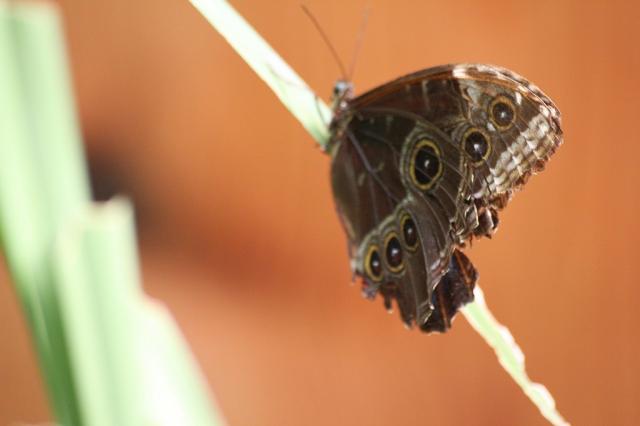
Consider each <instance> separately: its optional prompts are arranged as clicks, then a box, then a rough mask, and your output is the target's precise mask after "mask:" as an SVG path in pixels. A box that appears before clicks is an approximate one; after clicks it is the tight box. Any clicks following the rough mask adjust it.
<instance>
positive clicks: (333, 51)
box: [300, 4, 347, 79]
mask: <svg viewBox="0 0 640 426" xmlns="http://www.w3.org/2000/svg"><path fill="white" fill-rule="evenodd" d="M300 6H301V7H302V11H303V12H304V13H305V15H307V17H308V18H309V19H310V20H311V22H312V23H313V25H314V26H315V27H316V29H317V30H318V32H319V33H320V37H322V39H323V40H324V42H325V44H326V45H327V47H328V48H329V51H330V52H331V55H333V58H334V59H335V60H336V63H337V64H338V67H340V72H341V73H342V78H343V79H346V78H347V70H346V68H345V67H344V64H343V63H342V61H341V60H340V56H338V52H336V49H334V47H333V45H332V44H331V42H330V41H329V37H327V35H326V34H325V32H324V31H323V30H322V27H321V26H320V24H319V23H318V20H317V19H316V18H315V16H313V14H312V13H311V11H310V10H309V9H308V8H307V6H305V5H304V4H303V5H300Z"/></svg>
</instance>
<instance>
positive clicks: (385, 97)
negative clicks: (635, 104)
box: [328, 64, 562, 332]
mask: <svg viewBox="0 0 640 426" xmlns="http://www.w3.org/2000/svg"><path fill="white" fill-rule="evenodd" d="M337 89H338V90H337V91H336V92H335V93H334V113H335V115H334V120H333V122H332V124H331V133H332V138H331V141H330V143H329V146H328V151H329V153H330V155H331V157H332V164H331V180H332V187H333V193H334V198H335V201H336V207H337V210H338V213H339V216H340V218H341V221H342V224H343V226H344V228H345V231H346V233H347V238H348V241H349V251H350V256H351V261H352V267H353V270H354V273H355V274H356V275H357V276H359V277H362V279H363V283H364V293H365V295H366V296H368V297H374V296H375V295H376V294H378V293H381V294H382V296H383V298H384V301H385V306H387V308H390V306H391V301H392V299H395V300H396V302H397V304H398V307H399V311H400V314H401V317H402V319H403V321H404V322H405V323H406V324H407V325H409V326H410V325H412V324H417V325H418V326H419V327H420V328H421V329H422V330H423V331H427V332H430V331H446V329H447V328H449V327H450V323H451V320H452V318H453V316H454V315H455V313H456V311H457V310H458V309H459V308H460V307H461V306H462V305H464V304H465V303H468V302H469V301H471V300H473V288H474V285H475V282H476V280H477V272H476V271H475V268H474V267H473V265H472V264H471V262H470V261H469V259H468V258H467V257H466V256H465V255H464V254H463V253H462V252H461V251H460V249H461V248H462V247H464V246H465V244H466V243H467V242H468V241H470V240H471V239H472V238H474V237H482V236H491V235H492V234H493V232H494V231H495V228H496V227H497V224H498V211H499V210H500V209H502V208H504V206H505V205H506V204H507V202H508V200H509V199H510V197H511V194H512V193H513V192H514V191H515V190H517V189H518V188H520V187H521V186H522V185H523V184H524V183H525V182H526V180H527V179H528V177H529V176H530V175H531V174H533V173H535V172H537V171H540V170H541V169H542V167H543V166H544V164H545V162H546V161H547V160H548V158H549V156H550V155H551V154H553V152H554V151H555V149H556V148H557V147H558V146H559V145H560V143H561V141H562V132H561V129H560V115H559V112H558V110H557V108H556V107H555V106H554V104H553V103H552V102H551V100H549V98H547V97H546V96H545V95H544V94H543V93H542V92H541V91H540V90H539V89H538V88H537V87H535V86H533V85H532V84H531V83H529V82H527V81H526V80H525V79H523V78H522V77H520V76H518V75H516V74H514V73H512V72H510V71H507V70H505V69H502V68H498V67H492V66H488V65H474V64H461V65H445V66H440V67H435V68H430V69H426V70H423V71H419V72H417V73H414V74H409V75H407V76H405V77H401V78H399V79H397V80H394V81H392V82H390V83H387V84H385V85H382V86H380V87H378V88H375V89H373V90H371V91H369V92H366V93H365V94H363V95H360V96H358V97H355V98H353V97H351V91H352V88H351V86H350V84H346V83H345V82H341V83H340V85H339V86H337Z"/></svg>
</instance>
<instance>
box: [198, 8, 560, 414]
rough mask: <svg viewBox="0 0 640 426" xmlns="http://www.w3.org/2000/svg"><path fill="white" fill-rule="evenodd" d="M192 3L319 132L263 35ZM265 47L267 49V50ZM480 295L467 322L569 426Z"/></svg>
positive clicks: (225, 13)
mask: <svg viewBox="0 0 640 426" xmlns="http://www.w3.org/2000/svg"><path fill="white" fill-rule="evenodd" d="M191 3H193V4H194V6H196V8H198V10H200V12H201V13H202V14H203V15H204V16H205V18H207V20H208V21H209V22H210V23H211V25H212V26H213V27H214V28H215V29H216V30H217V31H219V32H220V33H221V34H222V36H223V37H224V38H225V39H226V40H227V41H228V42H229V44H231V46H232V47H233V48H234V49H236V51H237V52H238V53H239V54H240V56H242V58H243V59H244V60H245V61H246V62H247V64H248V65H249V66H250V67H251V68H252V69H253V70H254V71H255V72H256V73H257V74H258V75H260V76H261V77H262V78H263V79H265V80H266V81H267V84H269V87H271V88H272V89H273V90H274V92H276V94H277V95H278V97H279V98H280V100H281V101H282V102H283V103H284V104H285V106H286V107H287V108H288V109H289V111H291V112H292V113H293V115H294V116H295V117H296V118H297V119H298V120H299V121H300V122H301V123H302V125H303V126H304V127H305V128H306V129H315V126H317V125H318V124H317V115H318V114H317V113H314V110H316V109H317V106H316V105H317V104H318V103H320V101H319V100H318V97H317V96H316V95H315V94H313V92H312V91H311V89H309V88H308V86H307V85H306V84H305V83H304V82H302V80H301V79H300V77H298V76H297V75H296V79H299V80H300V81H299V82H298V80H296V82H297V83H296V86H297V87H299V88H300V90H303V89H304V90H308V91H309V94H307V95H306V96H302V95H301V96H298V97H297V98H296V99H295V101H296V102H292V103H289V99H288V98H287V97H286V96H282V95H281V94H280V93H279V91H278V89H279V84H280V85H282V84H283V83H282V82H283V81H291V77H290V75H291V73H293V71H291V68H290V67H289V66H288V65H287V66H283V67H266V65H265V64H278V63H283V64H284V60H283V59H281V58H280V57H279V56H278V54H277V53H276V52H275V51H274V50H273V49H272V48H271V47H269V46H268V45H267V44H266V42H264V41H262V40H260V36H259V34H258V33H257V32H256V31H255V30H254V29H253V28H251V26H250V25H249V24H248V23H247V22H246V21H245V20H244V19H243V18H242V17H241V16H240V15H239V14H238V13H237V12H236V11H235V10H234V9H233V8H232V7H231V5H229V3H228V2H226V1H224V0H191ZM264 46H267V48H265V47H264ZM285 65H286V64H285ZM265 68H267V69H269V71H270V73H271V74H273V72H279V71H280V70H281V69H282V70H284V71H283V72H282V73H281V74H280V75H272V76H270V77H269V78H270V79H271V80H268V79H266V78H265V77H264V75H263V74H265ZM274 82H275V83H274ZM278 82H279V83H278ZM300 102H306V103H307V105H300ZM322 109H323V110H325V109H327V110H328V107H326V105H323V107H322ZM325 132H326V131H325ZM309 133H311V136H313V137H314V138H315V139H316V141H317V142H318V143H319V144H320V146H321V147H322V148H324V147H325V146H326V141H327V136H326V133H324V132H323V133H322V136H321V137H320V138H319V137H318V133H317V131H316V132H312V131H309ZM477 294H478V300H477V301H476V302H474V303H471V304H469V305H468V306H467V307H466V308H465V309H464V310H463V313H464V315H465V317H466V318H467V320H468V321H469V322H470V323H471V325H472V326H473V327H474V328H475V330H476V331H477V332H478V333H479V334H480V335H481V336H482V337H483V338H484V339H485V341H486V342H487V344H489V345H490V346H491V347H493V348H494V349H495V350H496V354H497V355H498V360H499V361H500V363H501V365H502V366H503V368H504V369H505V370H506V371H507V372H508V373H509V374H510V375H511V377H512V378H513V379H514V380H515V381H516V383H517V384H518V385H519V386H520V387H521V389H522V390H523V391H524V393H525V394H526V395H527V396H528V397H529V398H530V399H531V401H532V402H533V403H534V404H535V405H536V406H537V407H538V408H539V409H540V411H541V413H542V414H543V415H544V416H545V418H547V420H549V421H550V422H551V423H553V424H556V425H563V424H566V422H565V421H564V419H563V418H562V416H560V414H559V413H558V412H557V410H556V409H555V403H554V401H553V398H552V397H551V394H550V393H549V392H548V391H547V390H546V388H544V386H542V385H540V384H536V383H531V382H530V381H529V379H528V377H527V375H526V373H525V370H524V356H523V355H522V352H521V351H520V348H518V346H517V345H516V344H515V342H514V340H513V337H511V334H510V333H509V332H508V330H507V328H506V327H504V326H502V325H500V324H499V323H498V322H497V321H496V320H495V318H494V317H493V315H491V313H490V311H489V309H488V308H487V306H486V304H485V303H484V298H483V297H482V291H481V290H480V288H479V287H477ZM507 336H509V337H507Z"/></svg>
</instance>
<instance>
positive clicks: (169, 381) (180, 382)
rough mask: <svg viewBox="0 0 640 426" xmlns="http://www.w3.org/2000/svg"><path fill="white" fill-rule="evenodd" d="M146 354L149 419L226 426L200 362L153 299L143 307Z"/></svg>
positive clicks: (164, 311)
mask: <svg viewBox="0 0 640 426" xmlns="http://www.w3.org/2000/svg"><path fill="white" fill-rule="evenodd" d="M140 308H141V312H142V313H143V314H144V315H143V325H144V330H145V334H144V336H143V338H142V340H141V342H142V343H143V345H142V349H143V351H142V353H141V355H142V357H143V359H144V360H145V363H144V364H143V366H142V367H143V369H144V374H145V377H146V381H145V383H146V389H149V390H150V392H149V394H148V397H147V400H146V404H145V410H146V415H145V419H146V420H147V421H148V422H150V423H149V424H154V425H166V426H172V425H193V426H199V425H211V426H217V425H220V426H222V425H224V424H225V422H224V420H223V419H222V418H221V417H220V415H219V414H217V412H218V410H217V409H216V407H215V404H212V403H211V397H210V395H209V393H208V392H207V386H206V383H205V381H204V380H203V378H202V376H201V375H200V374H198V373H199V372H198V369H197V363H196V360H195V358H194V357H193V355H192V354H191V353H190V352H189V350H188V349H187V343H186V341H185V340H184V337H183V336H182V334H181V333H180V330H179V329H178V327H177V325H176V323H175V321H174V320H173V318H172V317H171V315H170V314H169V311H168V310H167V309H166V308H165V307H164V306H162V305H160V304H158V303H156V302H153V301H151V300H149V299H147V300H146V301H145V303H143V304H141V306H140Z"/></svg>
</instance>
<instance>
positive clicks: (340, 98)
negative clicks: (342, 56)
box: [331, 79, 353, 112]
mask: <svg viewBox="0 0 640 426" xmlns="http://www.w3.org/2000/svg"><path fill="white" fill-rule="evenodd" d="M351 98H353V83H352V82H350V81H348V80H343V79H340V80H338V81H336V84H335V85H334V86H333V93H332V95H331V107H332V109H333V111H334V112H335V111H338V110H340V109H344V108H345V107H346V106H347V101H348V100H350V99H351Z"/></svg>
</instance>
